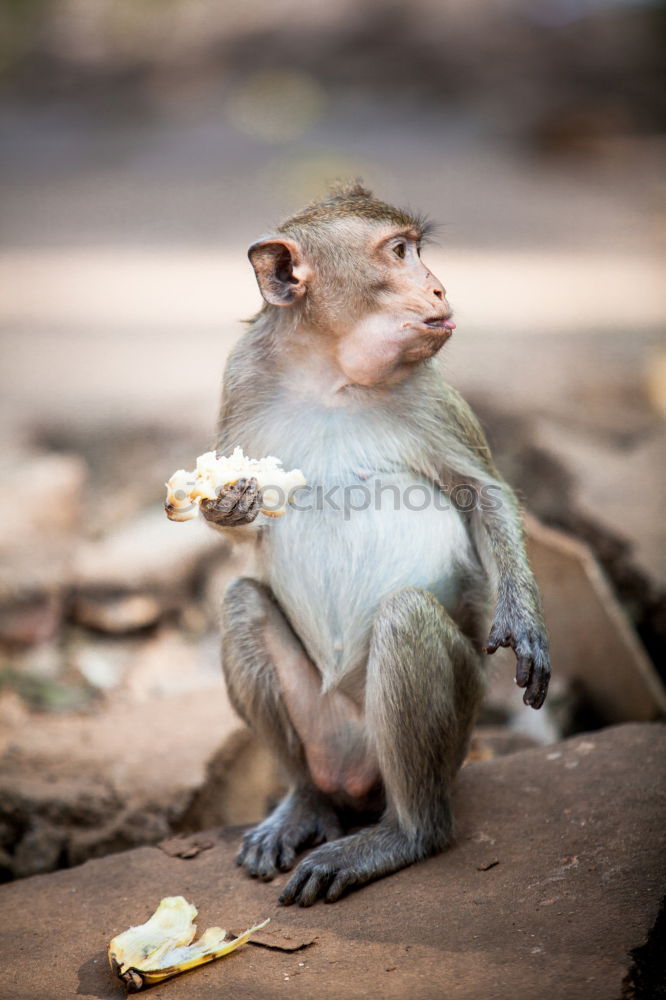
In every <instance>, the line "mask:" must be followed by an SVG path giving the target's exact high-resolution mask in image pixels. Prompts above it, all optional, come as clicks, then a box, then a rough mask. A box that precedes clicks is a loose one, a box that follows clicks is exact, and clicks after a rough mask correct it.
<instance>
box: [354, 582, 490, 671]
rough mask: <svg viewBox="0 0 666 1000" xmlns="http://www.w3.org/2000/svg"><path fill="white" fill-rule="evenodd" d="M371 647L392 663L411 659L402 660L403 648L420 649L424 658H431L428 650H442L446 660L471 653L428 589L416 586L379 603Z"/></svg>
mask: <svg viewBox="0 0 666 1000" xmlns="http://www.w3.org/2000/svg"><path fill="white" fill-rule="evenodd" d="M373 650H374V652H375V656H378V655H379V656H389V657H391V658H392V659H394V660H395V661H396V664H400V663H405V664H408V662H409V660H411V659H413V656H411V657H410V658H409V660H405V655H404V654H405V651H411V653H416V654H417V655H418V651H421V653H422V657H423V658H424V659H425V660H426V661H427V660H432V656H430V657H428V653H431V654H433V653H435V654H436V653H441V654H444V653H446V654H447V656H446V659H451V658H452V659H453V660H455V661H458V660H459V659H465V658H467V657H468V656H470V655H473V648H472V645H471V643H470V642H469V640H468V639H467V638H466V637H465V636H464V635H463V634H462V632H461V631H460V629H459V628H458V626H457V625H456V623H455V622H454V621H453V619H452V618H451V616H450V615H449V613H448V611H447V610H446V609H445V608H444V607H443V606H442V605H441V604H440V603H439V601H438V600H437V598H436V597H435V596H434V595H433V594H431V593H430V591H428V590H421V589H420V588H418V587H403V588H402V589H401V590H396V591H395V592H394V593H393V594H390V595H389V596H388V597H387V598H385V600H384V601H383V602H382V604H381V605H380V607H379V611H378V613H377V616H376V618H375V621H374V625H373V631H372V639H371V651H373ZM371 659H372V656H371ZM433 666H435V664H434V663H433Z"/></svg>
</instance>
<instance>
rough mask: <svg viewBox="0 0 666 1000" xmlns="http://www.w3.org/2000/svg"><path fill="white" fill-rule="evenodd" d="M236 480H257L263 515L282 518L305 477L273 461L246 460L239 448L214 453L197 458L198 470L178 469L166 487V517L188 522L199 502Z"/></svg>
mask: <svg viewBox="0 0 666 1000" xmlns="http://www.w3.org/2000/svg"><path fill="white" fill-rule="evenodd" d="M238 479H256V480H257V483H258V485H259V489H260V490H261V491H262V498H263V507H262V513H263V514H269V515H270V516H271V517H281V516H282V514H284V512H285V510H286V506H287V500H288V499H289V494H290V493H291V491H292V490H295V489H297V488H298V487H299V486H305V476H304V475H303V473H302V472H301V470H300V469H292V470H291V472H287V471H286V470H285V469H283V468H282V462H280V460H279V459H277V458H273V457H272V455H269V456H267V457H266V458H247V457H246V456H245V455H244V454H243V450H242V448H234V450H233V452H232V454H231V455H230V456H229V457H228V458H225V457H224V456H222V457H221V458H217V457H216V455H215V452H214V451H207V452H206V453H205V454H204V455H199V457H198V459H197V467H196V469H194V470H193V471H192V472H187V471H186V470H185V469H179V470H178V472H174V474H173V476H172V477H171V479H170V480H169V482H168V483H167V484H166V488H167V497H166V502H165V504H164V509H165V510H166V513H167V517H169V518H170V519H171V520H172V521H190V520H192V518H193V517H196V516H197V514H198V513H199V504H200V503H201V501H202V500H215V499H216V498H217V496H218V493H219V491H220V488H221V487H222V486H227V485H229V484H232V483H235V482H236V481H237V480H238Z"/></svg>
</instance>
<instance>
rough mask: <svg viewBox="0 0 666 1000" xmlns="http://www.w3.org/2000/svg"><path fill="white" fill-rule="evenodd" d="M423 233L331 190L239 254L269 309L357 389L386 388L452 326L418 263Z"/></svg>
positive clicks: (362, 195) (407, 218) (398, 214)
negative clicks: (286, 318)
mask: <svg viewBox="0 0 666 1000" xmlns="http://www.w3.org/2000/svg"><path fill="white" fill-rule="evenodd" d="M429 229H430V227H429V225H428V223H427V222H425V221H424V220H423V219H422V218H419V217H418V216H414V215H412V214H410V213H408V212H404V211H401V210H400V209H396V208H393V207H392V206H390V205H387V204H385V203H384V202H381V201H377V200H376V199H375V198H374V197H373V196H372V194H371V193H370V191H367V190H366V189H365V188H363V187H361V186H360V185H359V184H353V185H346V186H340V187H336V188H334V189H332V190H331V192H330V193H329V194H328V195H327V196H326V197H325V198H323V199H321V200H320V201H316V202H313V203H312V204H311V205H308V207H307V208H305V209H304V210H303V211H302V212H300V213H298V214H297V215H294V216H292V218H290V219H288V220H287V221H286V222H284V223H283V224H282V225H281V226H279V227H278V229H277V230H276V232H275V233H274V234H271V235H270V236H267V237H265V238H263V239H261V240H258V241H257V242H256V243H254V244H253V245H252V246H251V247H250V249H249V252H248V255H249V258H250V261H251V263H252V266H253V267H254V271H255V274H256V277H257V282H258V284H259V289H260V291H261V294H262V295H263V297H264V299H265V301H266V302H267V303H268V307H269V308H270V307H278V308H280V309H285V310H287V309H288V310H290V314H291V315H292V317H293V319H294V320H295V321H296V326H297V327H298V329H299V330H301V331H305V332H306V333H307V334H308V335H309V336H310V337H311V340H312V342H313V343H314V344H315V346H320V347H321V348H322V349H323V350H325V351H326V352H327V353H328V354H329V355H330V356H332V357H333V358H334V359H335V362H336V363H337V365H338V366H339V368H340V370H341V372H342V374H343V375H344V377H345V379H347V380H348V381H349V382H351V383H353V384H356V385H366V386H374V385H382V384H392V383H394V382H397V381H400V380H402V379H403V378H405V377H407V376H408V375H409V373H410V372H411V371H412V370H413V368H414V366H415V365H418V364H419V363H420V362H423V361H425V360H427V359H428V358H431V357H432V356H433V355H434V354H436V353H437V351H438V350H439V349H440V348H441V347H442V345H443V344H444V343H445V342H446V341H447V340H448V338H449V337H450V336H451V332H452V331H453V330H454V329H455V323H453V322H452V321H451V309H450V307H449V304H448V302H447V301H446V297H445V290H444V288H443V286H442V284H441V283H440V281H439V280H438V279H437V278H436V277H435V275H434V274H433V273H432V271H430V270H429V269H428V268H427V267H426V266H425V264H424V263H423V261H422V260H421V246H422V243H423V241H424V238H425V237H426V236H427V234H428V231H429Z"/></svg>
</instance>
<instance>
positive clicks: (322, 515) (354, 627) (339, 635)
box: [260, 470, 474, 690]
mask: <svg viewBox="0 0 666 1000" xmlns="http://www.w3.org/2000/svg"><path fill="white" fill-rule="evenodd" d="M320 484H321V488H322V492H321V493H319V494H318V493H317V492H316V491H314V492H313V493H311V494H310V495H309V496H307V495H305V496H302V497H301V498H300V499H298V500H297V507H298V508H307V507H308V506H309V507H310V508H311V509H290V510H288V511H287V513H286V515H285V516H284V517H282V518H280V519H279V520H274V521H273V522H272V523H271V524H270V525H268V526H267V530H266V532H265V535H264V539H263V541H262V543H261V546H260V566H261V575H262V576H263V578H264V579H265V581H266V583H268V585H269V586H270V587H271V589H272V591H273V593H274V594H275V597H276V598H277V600H278V602H279V604H280V605H281V607H282V609H283V610H284V612H285V614H286V615H287V617H288V619H289V621H290V623H291V625H292V627H293V629H294V631H295V632H296V634H297V635H298V636H299V638H300V639H301V641H302V642H303V645H304V646H305V648H306V650H307V652H308V653H309V655H310V657H311V658H312V660H313V662H314V663H315V665H316V666H317V668H318V669H319V671H320V673H321V674H322V678H323V689H324V690H327V689H330V688H332V687H335V686H338V685H340V684H341V682H342V681H343V680H344V679H345V678H350V677H351V676H352V675H358V674H359V673H364V668H365V663H366V660H367V655H368V648H369V642H370V634H371V630H372V622H373V619H374V617H375V615H376V613H377V610H378V608H379V606H380V604H381V602H382V601H383V600H384V598H386V597H388V595H389V594H391V593H393V592H395V591H396V590H399V589H400V588H402V587H406V586H411V587H421V588H424V589H426V590H428V591H430V592H431V593H433V594H434V595H435V596H436V597H437V598H438V600H439V601H440V602H441V603H442V604H443V605H444V607H445V608H447V610H448V611H449V612H451V613H454V612H455V609H456V606H457V605H458V603H459V600H460V592H461V588H462V586H463V585H464V581H465V579H466V578H467V577H468V574H469V571H470V568H471V567H472V565H473V563H474V556H473V553H472V547H471V544H470V541H469V538H468V535H467V530H466V527H465V524H464V523H463V520H462V517H461V515H460V513H459V512H458V511H457V510H456V509H455V508H454V507H453V506H452V505H451V504H450V502H449V501H448V498H447V497H446V495H445V494H442V493H441V492H440V491H439V489H438V488H437V486H436V485H435V484H433V483H431V482H429V481H428V480H427V479H425V478H422V477H420V476H418V475H416V474H415V473H412V472H408V471H405V472H393V473H386V472H382V473H381V474H376V475H374V474H371V475H369V476H368V477H367V478H366V479H363V480H361V479H360V478H359V477H358V475H357V474H356V473H355V472H354V471H352V470H350V471H349V474H348V475H342V476H341V475H340V470H337V475H336V477H335V479H328V478H327V477H325V476H324V477H322V479H321V480H320ZM336 486H337V489H336ZM345 486H347V487H348V488H349V489H348V496H347V499H348V501H349V502H348V503H347V505H345V503H344V487H345ZM378 486H381V487H382V489H381V490H379V493H378ZM392 487H395V488H397V489H392ZM410 487H411V489H410ZM366 491H367V492H366ZM406 491H407V492H406ZM323 493H326V494H327V496H328V501H327V502H321V499H322V497H323ZM396 495H397V496H396ZM350 505H351V506H353V507H357V508H358V507H361V506H363V507H364V509H350ZM336 506H337V507H338V508H339V509H336ZM345 506H346V509H345ZM357 680H361V678H358V676H357ZM353 686H354V685H352V687H353Z"/></svg>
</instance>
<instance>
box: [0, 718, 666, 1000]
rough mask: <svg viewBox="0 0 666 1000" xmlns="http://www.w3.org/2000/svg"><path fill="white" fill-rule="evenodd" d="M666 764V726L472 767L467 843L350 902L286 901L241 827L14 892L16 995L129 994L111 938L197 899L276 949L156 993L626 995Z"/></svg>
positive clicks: (467, 786)
mask: <svg viewBox="0 0 666 1000" xmlns="http://www.w3.org/2000/svg"><path fill="white" fill-rule="evenodd" d="M665 754H666V729H664V727H663V726H661V725H659V724H633V725H624V726H618V727H614V728H612V729H607V730H604V731H602V732H598V733H594V734H591V735H584V736H577V737H575V738H573V739H571V740H569V741H567V742H566V743H562V744H559V745H557V746H556V747H544V748H538V749H533V750H526V751H523V752H521V753H518V754H514V755H512V756H510V757H501V758H498V759H496V760H492V761H487V762H480V763H474V764H471V765H470V766H469V767H466V768H465V769H464V770H463V771H462V773H461V775H460V777H459V780H458V788H457V795H456V808H457V815H458V841H457V844H456V846H454V847H453V848H452V849H451V850H449V851H448V852H446V853H445V854H442V855H441V856H439V857H436V858H433V859H431V860H429V861H426V862H424V863H422V864H420V865H416V866H413V867H412V868H409V869H406V870H404V871H402V872H399V873H398V874H396V875H394V876H392V877H390V878H386V879H383V880H381V881H379V882H376V883H374V884H373V885H370V886H367V887H366V888H364V889H363V890H361V891H360V892H357V893H354V894H352V895H350V896H349V897H347V898H346V899H345V900H343V901H341V902H339V903H337V904H335V905H334V906H325V905H324V904H318V905H316V906H315V907H313V908H312V909H309V910H301V909H298V908H290V909H284V908H281V907H280V906H279V905H278V904H277V892H278V889H279V884H277V883H282V882H283V881H284V879H283V878H281V879H279V880H276V883H272V884H270V885H266V884H263V883H260V882H256V881H253V880H251V879H249V878H248V877H247V876H246V875H245V874H244V873H243V872H241V871H240V870H239V869H238V868H237V867H236V866H235V865H234V864H233V854H234V851H235V848H236V844H237V841H238V837H239V833H240V831H238V830H226V831H224V832H223V833H222V834H219V835H216V843H215V846H214V847H212V848H209V849H205V850H201V851H200V852H199V853H197V854H196V856H194V857H191V858H188V859H185V858H179V857H172V856H170V855H169V854H168V853H166V851H162V850H160V849H159V848H155V847H144V848H139V849H137V850H133V851H130V852H127V853H125V854H120V855H115V856H113V857H108V858H104V859H102V860H98V861H91V862H88V863H86V864H85V865H82V866H81V867H79V868H75V869H72V870H69V871H61V872H57V873H54V874H51V875H42V876H37V877H34V878H30V879H26V880H23V881H21V882H16V883H13V884H11V885H7V886H4V887H2V888H1V889H0V930H1V931H2V935H1V938H0V940H1V944H0V948H1V949H2V955H1V956H0V962H1V965H2V968H3V975H2V978H1V980H0V998H2V1000H33V998H35V997H45V998H46V997H48V998H49V1000H61V998H63V1000H64V998H68V1000H69V998H71V997H73V996H76V997H82V998H87V1000H93V998H94V1000H113V998H118V1000H120V998H122V997H123V996H124V995H125V994H124V988H123V987H122V985H121V984H120V983H118V982H116V981H115V980H114V979H113V978H112V975H111V972H110V970H109V968H108V965H107V960H106V947H107V944H108V941H109V940H110V938H111V937H112V936H113V935H115V934H117V933H119V932H120V931H122V930H124V929H125V928H126V927H128V926H129V925H130V924H136V923H139V922H142V921H144V920H146V919H147V918H148V916H149V915H150V913H151V912H152V911H153V910H154V908H155V906H156V905H157V903H158V902H159V900H160V898H162V897H163V896H166V895H171V894H177V893H182V894H183V895H185V896H186V897H187V898H188V899H189V900H190V901H192V902H194V903H195V904H196V906H197V907H198V908H199V914H200V916H199V921H198V922H199V928H200V930H202V929H204V928H205V927H207V926H211V925H214V924H222V925H223V926H226V927H227V928H228V929H230V930H233V931H238V930H241V929H244V928H245V927H247V926H249V925H250V924H251V923H252V922H256V921H257V920H260V919H262V918H265V917H271V920H272V922H271V924H270V925H269V928H267V931H269V932H270V933H267V934H266V935H265V937H263V938H261V939H260V940H262V941H263V942H264V944H270V945H271V947H270V948H266V947H260V946H257V945H248V946H247V947H245V948H244V949H242V950H240V951H239V952H237V953H235V954H233V955H232V956H230V957H229V958H228V959H223V960H221V961H220V962H217V963H213V964H212V965H208V966H205V967H204V968H201V969H199V970H196V971H194V972H192V973H189V974H187V975H185V976H182V977H180V978H177V979H174V980H171V981H169V982H166V983H164V984H161V985H160V986H158V987H156V988H155V989H154V990H153V991H152V992H151V993H150V996H153V997H155V998H156V1000H157V998H159V997H164V998H167V997H168V998H169V1000H179V998H188V1000H197V998H199V997H201V998H204V997H205V998H210V997H218V996H229V997H234V998H236V1000H245V998H247V1000H250V998H252V1000H256V998H257V997H261V998H262V1000H273V998H278V997H294V998H300V997H302V998H307V1000H309V998H312V997H317V998H321V1000H341V998H348V997H349V998H357V997H358V998H360V997H369V996H371V997H374V996H382V997H387V998H389V1000H392V998H395V1000H398V998H403V997H410V998H414V1000H435V998H444V997H446V998H447V1000H483V998H486V997H487V998H491V997H492V1000H518V998H519V1000H542V998H543V997H548V998H549V1000H620V997H621V996H622V993H623V981H624V980H625V977H626V975H627V970H628V968H629V967H630V965H631V961H632V958H631V954H630V952H631V950H632V949H635V948H637V947H639V946H641V945H643V944H644V942H645V941H646V939H647V938H648V935H649V932H650V930H651V928H652V926H653V924H654V922H655V920H656V917H657V912H658V909H659V902H660V897H661V895H662V894H663V892H664V877H665V875H666V858H665V857H664V852H663V850H662V849H661V848H662V843H661V841H662V837H663V829H664V824H665V820H666V808H665V802H664V799H665V792H664V777H663V774H664V768H663V764H664V757H665ZM186 853H187V852H186ZM299 946H302V947H301V949H300V950H296V949H297V948H298V947H299ZM624 988H625V996H626V995H629V996H630V995H631V993H629V994H627V993H626V987H624Z"/></svg>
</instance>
